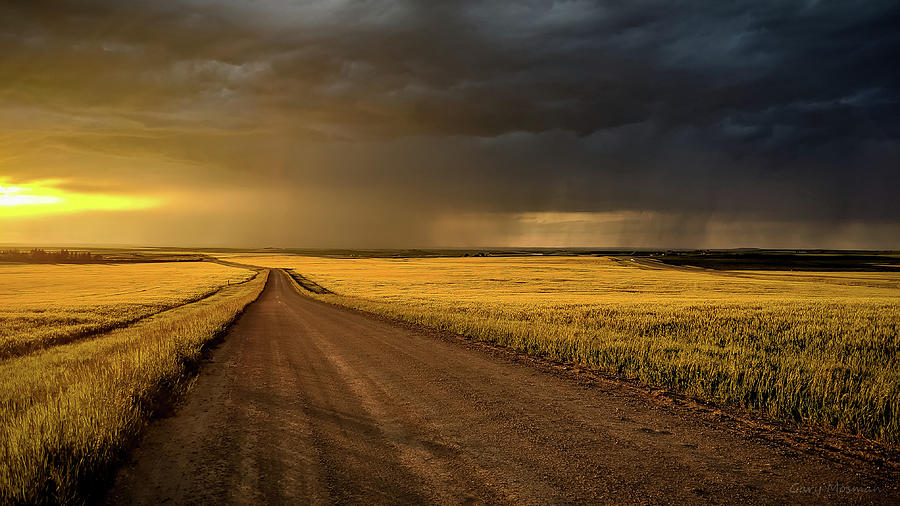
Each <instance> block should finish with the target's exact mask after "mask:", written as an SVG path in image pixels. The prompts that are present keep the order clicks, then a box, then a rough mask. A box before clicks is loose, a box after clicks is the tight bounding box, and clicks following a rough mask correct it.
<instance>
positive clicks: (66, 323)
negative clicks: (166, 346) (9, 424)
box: [0, 262, 253, 359]
mask: <svg viewBox="0 0 900 506" xmlns="http://www.w3.org/2000/svg"><path fill="white" fill-rule="evenodd" d="M252 276H253V272H251V271H248V270H246V269H236V268H233V267H225V266H223V265H219V264H214V263H209V262H190V263H155V264H152V263H147V264H121V265H118V264H108V265H72V264H66V265H35V264H6V265H0V359H4V358H9V357H13V356H20V355H24V354H27V353H29V352H32V351H34V350H37V349H42V348H47V347H49V346H53V345H56V344H63V343H66V342H70V341H74V340H76V339H80V338H83V337H85V336H89V335H92V334H96V333H98V332H104V331H108V330H111V329H113V328H116V327H120V326H122V325H126V324H128V323H131V322H134V321H135V320H138V319H140V318H143V317H146V316H147V315H150V314H153V313H157V312H159V311H163V310H165V309H168V308H172V307H175V306H179V305H182V304H185V303H187V302H192V301H196V300H199V299H201V298H203V297H206V296H208V295H210V294H212V293H215V292H216V291H217V290H219V289H220V288H221V287H222V286H227V285H230V284H235V283H241V282H243V281H246V280H248V279H249V278H250V277H252Z"/></svg>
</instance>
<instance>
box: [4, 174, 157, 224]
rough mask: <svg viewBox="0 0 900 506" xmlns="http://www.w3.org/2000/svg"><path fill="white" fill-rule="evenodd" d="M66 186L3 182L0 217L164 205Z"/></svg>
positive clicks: (148, 199)
mask: <svg viewBox="0 0 900 506" xmlns="http://www.w3.org/2000/svg"><path fill="white" fill-rule="evenodd" d="M63 183H64V181H62V180H48V181H31V182H24V183H16V184H12V183H9V182H8V181H2V180H0V218H4V217H19V216H35V215H51V214H69V213H78V212H85V211H126V210H139V209H149V208H153V207H157V206H159V205H160V204H161V203H162V200H161V199H159V198H156V197H150V196H143V195H121V194H112V193H79V192H74V191H67V190H65V189H63V188H60V187H59V186H61V185H62V184H63Z"/></svg>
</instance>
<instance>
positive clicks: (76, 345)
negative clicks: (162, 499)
mask: <svg viewBox="0 0 900 506" xmlns="http://www.w3.org/2000/svg"><path fill="white" fill-rule="evenodd" d="M186 266H187V264H181V265H178V266H177V268H178V269H183V268H185V267H186ZM104 267H106V266H104ZM116 267H117V266H110V267H109V268H110V271H109V273H108V275H109V276H110V277H111V278H113V279H119V280H124V278H125V277H127V272H130V270H129V269H124V270H123V271H122V272H121V273H120V272H117V271H115V270H114V269H115V268H116ZM128 267H131V266H128ZM136 267H142V268H146V267H150V266H136ZM206 267H211V266H206ZM141 272H146V271H141ZM201 272H205V273H217V274H216V276H218V277H217V278H215V279H216V280H218V281H215V282H220V281H221V280H222V279H223V278H222V277H221V274H222V273H228V274H227V275H226V278H227V279H232V277H229V276H232V274H231V273H230V271H222V270H218V269H213V270H203V271H198V270H188V271H186V272H185V273H183V274H184V275H183V276H182V275H180V274H182V273H174V272H170V274H178V276H175V277H168V278H166V279H167V281H166V282H165V283H164V284H163V285H157V288H156V289H155V293H156V294H155V295H151V296H150V297H148V298H145V299H144V300H158V301H167V302H166V303H167V304H168V303H169V301H171V300H173V298H177V297H178V293H179V284H181V285H182V286H184V285H186V286H189V287H198V286H214V284H212V285H211V284H209V283H215V282H213V280H212V279H207V278H204V276H203V275H202V274H200V273H201ZM245 272H246V274H245V273H239V276H238V277H237V278H234V279H243V278H246V277H247V276H248V275H249V276H252V275H253V273H252V272H249V271H245ZM191 275H199V276H200V278H199V279H195V280H194V282H193V283H191V281H190V279H191V278H190V276H191ZM152 279H153V278H152V276H151V277H145V278H144V280H146V281H152ZM123 282H124V281H123ZM265 282H266V274H265V273H262V274H259V275H257V277H256V278H255V279H252V280H250V281H248V282H246V283H243V284H238V285H231V286H226V287H225V288H223V289H222V290H220V291H218V292H217V293H215V294H214V295H212V296H210V297H207V298H204V299H202V300H200V301H198V302H194V303H191V304H187V305H183V306H179V307H176V308H173V309H171V310H168V311H165V312H163V313H160V314H156V315H152V316H149V317H147V318H145V319H142V320H141V321H139V322H137V323H135V324H133V325H130V326H127V327H123V328H118V329H115V330H112V331H110V332H107V333H105V334H102V335H99V336H96V337H94V338H92V339H88V340H82V341H77V342H73V343H70V344H64V345H57V346H52V347H49V348H46V349H41V350H37V351H35V352H33V353H31V354H28V355H25V356H18V357H13V358H9V359H6V360H3V361H0V503H4V504H7V503H39V502H47V503H60V502H63V503H69V502H82V501H84V500H85V499H86V498H89V497H90V496H89V494H90V492H91V491H93V490H96V488H97V480H101V479H103V478H105V477H106V476H107V475H108V474H107V473H108V471H109V470H110V469H111V466H112V465H113V464H114V463H115V462H116V461H117V459H118V458H119V457H120V456H121V455H122V452H123V451H124V450H126V449H127V448H128V447H129V445H130V444H131V443H132V442H133V441H134V439H135V437H136V436H137V434H139V432H140V430H141V429H142V428H143V426H144V424H145V423H146V422H147V420H148V419H149V418H150V417H151V415H152V414H153V413H154V412H155V410H156V409H157V408H158V407H159V406H160V403H162V404H165V403H166V402H168V401H170V400H171V398H172V396H173V395H174V396H177V395H179V394H180V393H181V392H183V390H184V389H185V388H186V387H187V384H188V383H187V382H186V379H187V378H189V376H190V375H189V374H188V373H190V372H191V371H192V370H194V369H195V368H196V366H197V365H198V361H199V359H200V355H201V350H202V348H203V346H204V345H205V344H206V343H207V342H209V341H210V340H211V339H213V338H214V337H215V336H217V335H219V334H220V333H221V332H222V331H223V330H224V329H225V328H226V327H227V326H228V325H229V323H230V322H231V321H233V319H234V318H235V317H236V316H237V315H238V314H240V312H241V311H242V310H243V309H244V307H245V306H246V305H247V304H248V303H250V302H251V301H252V300H254V299H255V298H256V297H257V296H258V295H259V293H260V292H261V291H262V289H263V287H264V286H265ZM127 284H128V283H126V285H127ZM131 286H136V284H132V285H131ZM164 286H167V287H168V288H163V287H164ZM91 290H94V291H95V297H96V298H95V299H93V300H94V301H95V303H97V301H99V302H100V303H102V302H105V301H108V300H110V299H109V297H110V296H111V295H110V294H106V295H104V294H103V293H102V290H101V288H99V287H97V286H94V287H93V288H92V289H91ZM129 293H131V294H133V293H143V292H137V291H136V290H131V289H130V288H124V287H123V288H120V289H119V291H118V292H117V295H115V296H117V297H119V296H121V297H128V296H129V295H127V294H129ZM101 488H102V487H101Z"/></svg>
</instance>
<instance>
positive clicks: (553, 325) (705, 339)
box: [241, 256, 900, 444]
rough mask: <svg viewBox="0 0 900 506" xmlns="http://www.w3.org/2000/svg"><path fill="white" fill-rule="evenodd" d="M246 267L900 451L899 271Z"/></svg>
mask: <svg viewBox="0 0 900 506" xmlns="http://www.w3.org/2000/svg"><path fill="white" fill-rule="evenodd" d="M241 261H244V262H247V263H255V264H256V265H265V266H268V267H283V268H289V269H293V270H294V271H296V272H298V273H302V274H303V275H304V276H306V277H307V278H308V279H309V280H311V281H312V282H314V283H317V284H319V285H322V286H323V287H324V288H326V289H328V290H330V291H332V292H334V294H314V293H309V294H308V295H310V296H312V297H315V298H317V299H320V300H324V301H327V302H331V303H335V304H341V305H345V306H349V307H353V308H357V309H361V310H364V311H369V312H372V313H377V314H381V315H386V316H389V317H391V318H396V319H399V320H404V321H408V322H412V323H417V324H422V325H426V326H429V327H433V328H437V329H441V330H446V331H449V332H453V333H456V334H461V335H465V336H469V337H472V338H476V339H480V340H483V341H488V342H492V343H496V344H499V345H502V346H508V347H510V348H513V349H516V350H520V351H523V352H526V353H530V354H534V355H539V356H545V357H549V358H552V359H556V360H561V361H572V362H578V363H581V364H585V365H587V366H589V367H592V368H595V369H598V370H604V371H608V372H612V373H615V374H618V375H620V376H623V377H629V378H636V379H638V380H640V381H643V382H645V383H647V384H651V385H656V386H660V387H664V388H667V389H671V390H673V391H677V392H680V393H685V394H688V395H692V396H695V397H698V398H702V399H706V400H709V401H713V402H716V403H723V404H732V405H739V406H742V407H745V408H749V409H753V410H758V411H760V412H762V413H764V414H766V415H768V416H771V417H774V418H778V419H787V420H792V421H796V422H801V423H806V424H811V425H817V426H822V427H826V428H830V429H837V430H839V431H842V432H846V433H852V434H857V435H861V436H864V437H867V438H871V439H876V440H880V441H882V442H884V443H888V444H896V443H898V442H900V275H898V273H872V272H865V273H860V272H854V273H840V272H838V273H836V272H829V273H827V274H826V273H819V272H810V273H803V274H801V273H796V272H772V271H767V272H747V271H743V272H741V273H735V272H724V273H721V272H708V271H702V270H686V271H685V270H680V271H679V270H672V269H665V268H653V267H648V266H642V265H638V264H635V263H629V262H628V261H627V260H624V261H623V260H613V259H604V258H552V259H550V258H478V259H473V258H464V259H459V258H456V259H449V258H443V259H404V260H394V259H328V258H310V257H297V256H271V257H262V256H257V257H255V259H251V258H245V259H242V260H241Z"/></svg>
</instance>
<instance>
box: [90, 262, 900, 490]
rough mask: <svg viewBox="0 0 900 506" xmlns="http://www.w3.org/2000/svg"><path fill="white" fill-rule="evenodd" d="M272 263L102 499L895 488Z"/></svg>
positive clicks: (817, 458) (840, 466)
mask: <svg viewBox="0 0 900 506" xmlns="http://www.w3.org/2000/svg"><path fill="white" fill-rule="evenodd" d="M290 283H291V281H290V279H289V278H288V277H287V276H286V275H285V274H284V273H282V272H279V271H273V272H272V274H271V276H270V280H269V285H268V286H267V288H266V289H265V291H264V292H263V294H262V295H261V297H260V299H259V300H258V301H257V302H256V303H254V304H253V305H251V306H250V307H249V308H248V309H247V311H246V312H245V313H244V315H243V316H242V317H241V318H240V320H239V321H238V322H237V323H236V324H235V325H234V327H233V328H232V329H231V331H230V332H229V335H228V336H227V337H226V339H225V341H224V343H223V344H222V345H221V346H220V347H219V348H218V349H217V350H215V351H214V353H213V355H212V359H211V361H210V363H208V364H207V365H206V366H205V367H204V369H203V372H202V374H201V375H200V376H199V378H198V380H197V382H196V385H195V386H194V388H193V390H192V391H191V393H190V394H189V396H188V398H187V399H186V401H185V404H184V405H183V406H182V407H181V408H180V409H179V410H178V412H177V414H176V415H175V416H172V417H169V418H165V419H162V420H160V421H158V422H156V423H154V425H153V426H151V427H150V428H149V430H148V432H147V434H146V436H145V437H144V438H143V440H142V442H141V444H140V446H139V447H138V448H137V449H136V451H135V452H134V453H133V456H132V460H131V462H129V463H127V464H126V465H125V466H123V468H122V469H121V471H120V472H119V475H118V477H117V479H116V481H115V484H114V486H113V488H112V490H111V491H110V493H109V495H108V497H107V499H108V500H109V501H110V502H112V503H129V504H133V503H138V504H151V503H152V504H155V503H159V502H163V501H174V502H175V503H208V504H221V503H225V502H238V503H248V502H250V503H259V502H265V503H285V502H290V503H347V502H351V503H367V504H372V503H461V502H489V503H541V504H543V503H548V502H549V503H560V502H579V503H598V502H600V503H603V502H616V503H623V502H624V503H632V502H640V503H645V502H646V503H656V502H676V503H679V502H688V503H707V502H710V501H712V502H729V503H736V502H747V501H750V502H784V501H788V502H810V501H815V502H821V501H829V502H847V501H863V502H875V503H892V502H893V503H896V502H897V501H898V493H897V490H896V489H895V488H891V487H890V485H888V486H887V488H885V487H886V486H885V484H884V483H879V482H877V481H871V479H870V478H867V477H866V476H861V475H857V473H856V472H855V471H854V470H853V469H850V468H848V467H842V465H839V464H835V463H833V462H830V461H827V460H824V459H821V458H819V457H813V456H807V455H802V454H798V453H796V452H794V451H792V450H790V449H788V448H785V447H780V446H778V445H773V444H772V443H767V442H765V441H764V440H762V439H759V438H754V437H751V436H746V435H743V434H741V433H740V432H739V431H736V430H732V429H728V428H726V427H718V426H716V425H715V424H714V423H711V422H709V421H704V420H698V419H697V418H696V417H692V416H690V413H689V412H686V411H684V410H683V409H682V408H680V407H679V406H672V405H666V404H664V403H661V402H654V401H653V400H651V399H648V398H647V397H646V396H640V395H637V394H635V393H634V392H630V391H629V390H627V389H621V388H616V387H615V386H614V385H606V386H604V385H602V384H601V385H591V384H585V383H583V382H579V381H577V380H576V379H574V378H570V377H566V376H565V375H558V374H549V373H547V372H546V371H545V370H543V369H541V368H540V367H538V366H534V365H529V364H527V363H521V362H517V361H514V360H510V359H507V358H503V357H502V356H498V355H497V354H489V353H485V352H484V351H481V350H479V349H477V348H475V347H472V346H464V345H461V344H459V343H456V342H453V341H451V340H448V339H445V338H441V337H439V336H437V335H435V334H434V333H429V332H427V331H422V330H415V329H410V328H406V327H402V326H398V325H395V324H393V323H391V322H388V321H384V320H381V319H377V318H373V317H370V316H367V315H364V314H361V313H358V312H354V311H350V310H345V309H341V308H337V307H333V306H330V305H327V304H323V303H320V302H317V301H314V300H311V299H309V298H307V297H304V296H302V295H300V294H299V293H297V292H296V291H295V290H294V288H293V287H292V286H291V285H290Z"/></svg>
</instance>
